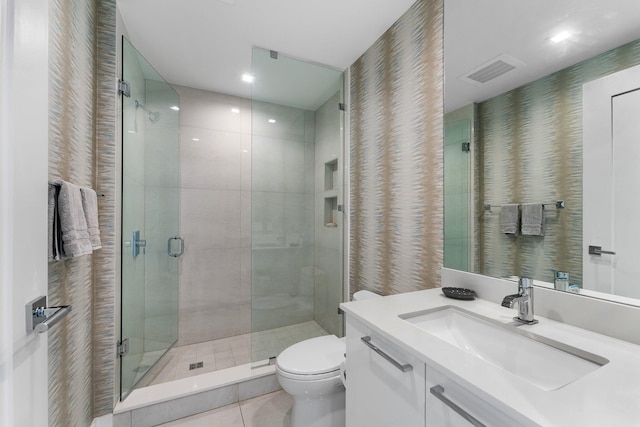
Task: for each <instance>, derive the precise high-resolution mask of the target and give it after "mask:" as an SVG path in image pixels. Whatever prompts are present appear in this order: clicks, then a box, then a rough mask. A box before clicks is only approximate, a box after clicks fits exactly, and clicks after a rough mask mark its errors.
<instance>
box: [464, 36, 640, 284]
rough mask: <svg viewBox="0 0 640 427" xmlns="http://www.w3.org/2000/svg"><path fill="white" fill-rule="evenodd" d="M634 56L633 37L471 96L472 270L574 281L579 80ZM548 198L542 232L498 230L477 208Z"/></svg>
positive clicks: (494, 215)
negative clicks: (474, 138) (477, 98)
mask: <svg viewBox="0 0 640 427" xmlns="http://www.w3.org/2000/svg"><path fill="white" fill-rule="evenodd" d="M639 63H640V41H635V42H632V43H629V44H626V45H624V46H621V47H619V48H616V49H613V50H611V51H609V52H606V53H603V54H601V55H599V56H596V57H595V58H592V59H589V60H586V61H584V62H581V63H579V64H576V65H574V66H571V67H569V68H566V69H564V70H561V71H558V72H556V73H553V74H550V75H549V76H546V77H543V78H542V79H540V80H536V81H534V82H532V83H529V84H527V85H524V86H522V87H519V88H517V89H514V90H512V91H510V92H507V93H505V94H502V95H500V96H497V97H495V98H492V99H490V100H487V101H485V102H482V103H480V104H478V116H477V117H478V123H477V126H476V129H478V138H479V141H478V144H479V150H477V152H478V153H479V155H478V159H477V162H478V163H477V168H476V169H477V171H478V177H477V179H478V183H479V184H478V185H479V188H478V193H477V194H479V196H478V210H477V212H478V223H477V230H478V237H477V240H476V242H477V245H478V246H477V254H478V269H477V271H476V272H478V273H481V274H486V275H489V276H496V277H503V276H510V275H519V276H529V277H535V278H539V279H545V278H546V280H547V281H552V280H553V273H552V272H551V271H550V269H556V270H562V271H567V272H569V274H570V277H571V281H572V282H576V283H581V282H582V85H583V84H584V83H586V82H588V81H591V80H594V79H596V78H599V77H601V76H604V75H607V74H610V73H612V72H615V71H619V70H623V69H625V68H628V67H630V66H633V65H637V64H639ZM555 200H564V201H565V202H566V208H565V209H561V210H556V209H553V208H551V209H548V211H547V212H546V214H545V225H546V231H545V236H544V237H523V236H520V237H517V238H513V237H508V236H506V235H504V234H501V233H500V231H499V221H500V217H499V213H500V211H499V209H494V210H492V212H485V211H484V210H483V209H482V205H483V204H486V203H488V204H492V205H494V206H499V205H501V204H505V203H533V202H542V203H550V202H553V201H555Z"/></svg>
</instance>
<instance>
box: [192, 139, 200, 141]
mask: <svg viewBox="0 0 640 427" xmlns="http://www.w3.org/2000/svg"><path fill="white" fill-rule="evenodd" d="M191 140H192V141H200V138H191Z"/></svg>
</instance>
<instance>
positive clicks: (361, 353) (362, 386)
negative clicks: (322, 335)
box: [346, 316, 426, 427]
mask: <svg viewBox="0 0 640 427" xmlns="http://www.w3.org/2000/svg"><path fill="white" fill-rule="evenodd" d="M367 337H368V338H367ZM363 338H364V339H365V341H367V343H365V342H364V341H363V340H362V339H363ZM367 344H369V345H370V346H374V348H372V347H370V346H369V345H367ZM409 366H410V368H409ZM346 375H347V381H346V383H347V407H346V413H347V427H361V426H367V427H388V426H402V427H420V426H422V427H424V426H425V403H426V394H425V393H426V390H425V364H424V362H422V361H420V360H418V359H416V358H415V357H412V356H410V355H409V354H408V353H406V352H405V351H403V350H401V349H399V348H398V347H397V346H396V345H394V344H392V343H391V342H389V341H388V340H385V339H383V338H382V337H381V336H380V334H377V333H376V332H374V331H372V330H371V329H370V328H368V327H367V326H365V325H364V324H363V323H361V322H358V321H357V320H355V319H352V318H349V316H347V365H346Z"/></svg>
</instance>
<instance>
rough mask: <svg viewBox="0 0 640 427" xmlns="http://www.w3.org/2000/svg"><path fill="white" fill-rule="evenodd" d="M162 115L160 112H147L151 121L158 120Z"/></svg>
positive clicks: (155, 121)
mask: <svg viewBox="0 0 640 427" xmlns="http://www.w3.org/2000/svg"><path fill="white" fill-rule="evenodd" d="M161 117H162V114H160V113H159V112H157V111H156V112H153V111H150V112H149V121H150V122H151V123H158V122H159V121H160V118H161Z"/></svg>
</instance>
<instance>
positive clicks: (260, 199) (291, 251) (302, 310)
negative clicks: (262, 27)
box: [251, 48, 344, 366]
mask: <svg viewBox="0 0 640 427" xmlns="http://www.w3.org/2000/svg"><path fill="white" fill-rule="evenodd" d="M252 71H253V74H254V75H255V81H254V83H253V85H252V132H251V133H252V141H251V144H252V151H251V160H252V163H251V177H252V187H251V262H252V264H251V332H252V335H251V338H252V341H251V350H252V362H253V363H254V366H260V365H262V364H264V363H266V361H269V359H271V361H273V358H274V357H276V356H277V355H278V354H279V353H280V352H281V351H282V350H284V349H285V348H287V347H289V346H290V345H292V344H294V343H296V342H299V341H302V340H304V339H307V338H312V337H315V336H319V335H326V334H335V335H337V336H341V335H342V328H343V326H342V316H341V315H340V314H338V305H339V304H340V303H341V302H342V300H343V295H344V288H343V278H342V274H343V269H342V263H343V232H344V227H343V217H342V215H343V211H342V204H343V191H342V188H343V186H342V182H343V176H342V170H343V168H344V158H343V128H344V126H343V116H344V113H343V110H341V108H340V104H341V103H342V102H343V91H342V87H343V74H342V72H340V71H337V70H335V69H331V68H328V67H323V66H321V65H318V64H311V63H307V62H304V61H300V60H297V59H294V58H290V57H287V56H286V55H283V54H278V53H277V52H273V51H268V50H265V49H261V48H254V49H253V52H252Z"/></svg>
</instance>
